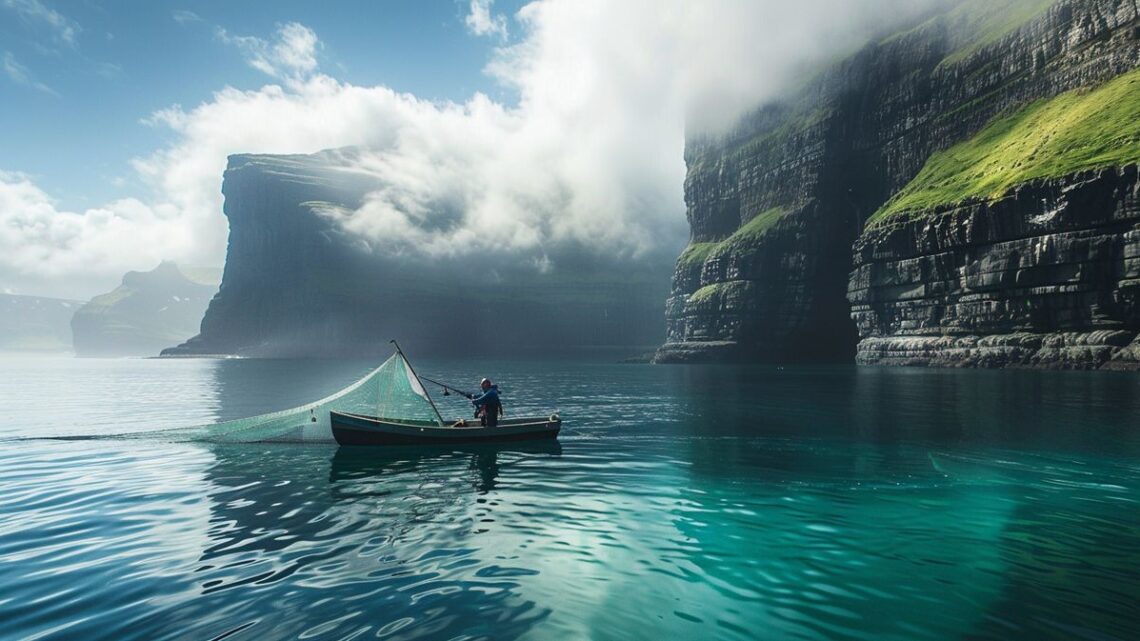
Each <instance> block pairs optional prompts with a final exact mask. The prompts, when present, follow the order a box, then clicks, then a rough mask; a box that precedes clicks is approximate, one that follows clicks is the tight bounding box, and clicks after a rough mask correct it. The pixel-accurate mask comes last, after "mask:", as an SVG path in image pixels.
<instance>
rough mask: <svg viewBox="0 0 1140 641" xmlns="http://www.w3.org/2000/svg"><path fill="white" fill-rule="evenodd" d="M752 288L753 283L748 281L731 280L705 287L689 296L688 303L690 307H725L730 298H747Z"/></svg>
mask: <svg viewBox="0 0 1140 641" xmlns="http://www.w3.org/2000/svg"><path fill="white" fill-rule="evenodd" d="M751 287H752V281H748V280H730V281H727V282H724V283H713V284H711V285H705V286H704V287H702V288H700V289H698V290H697V291H695V292H693V293H692V295H691V296H689V301H688V303H689V304H690V305H701V304H705V303H715V304H717V305H723V304H724V302H725V300H727V299H728V298H731V297H745V296H747V295H748V293H749V290H750V288H751Z"/></svg>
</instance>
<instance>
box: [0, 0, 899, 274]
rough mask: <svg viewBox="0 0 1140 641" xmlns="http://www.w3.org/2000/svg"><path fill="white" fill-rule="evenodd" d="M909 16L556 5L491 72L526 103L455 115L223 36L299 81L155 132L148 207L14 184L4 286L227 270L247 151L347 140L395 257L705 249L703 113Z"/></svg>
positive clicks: (538, 260) (280, 75) (862, 4)
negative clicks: (888, 18)
mask: <svg viewBox="0 0 1140 641" xmlns="http://www.w3.org/2000/svg"><path fill="white" fill-rule="evenodd" d="M908 4H912V3H904V2H902V0H897V1H896V0H848V1H839V0H800V1H799V2H797V3H794V4H793V3H787V2H775V1H768V2H762V1H753V0H738V1H737V0H708V1H705V2H700V3H692V2H683V1H681V0H677V1H673V2H663V1H658V0H625V1H623V2H620V3H609V2H604V1H601V0H540V1H537V2H533V3H531V4H529V5H527V6H525V7H524V8H523V9H522V10H521V11H520V12H519V13H518V14H517V15H516V16H515V20H516V21H517V23H518V24H519V25H520V28H521V33H522V36H521V37H520V39H518V40H517V41H516V42H515V43H514V44H511V45H509V46H506V47H503V48H501V49H499V50H497V53H496V55H495V56H494V57H493V59H492V60H491V61H490V63H489V64H488V67H487V70H488V73H491V74H493V76H494V77H496V78H497V79H498V80H499V81H501V82H502V83H504V84H505V85H507V86H510V87H513V88H515V89H516V90H517V92H518V95H519V102H518V104H517V105H507V104H501V103H499V102H496V101H494V100H492V99H490V98H488V97H487V96H485V95H482V94H476V95H474V96H473V97H471V98H470V99H469V100H468V101H466V102H465V103H462V104H454V103H445V104H439V103H435V102H430V101H425V100H421V99H418V98H416V97H415V96H411V95H407V94H399V93H396V92H394V91H392V90H391V89H388V88H386V87H382V86H381V87H360V86H354V85H352V84H348V83H344V82H341V81H339V80H337V79H335V78H333V77H331V76H329V75H326V74H324V73H321V72H320V70H319V67H318V62H317V53H318V51H319V50H320V42H319V40H318V38H317V35H316V34H315V33H313V31H312V30H310V29H308V28H306V27H305V26H303V25H300V24H296V23H291V24H287V25H284V26H282V27H280V29H279V30H278V32H277V34H276V36H275V38H274V39H273V40H271V41H267V40H263V39H260V38H255V37H249V36H232V35H230V34H228V33H225V32H219V38H220V39H221V40H223V41H225V42H227V43H229V44H231V45H232V46H235V47H237V48H239V49H240V50H241V51H242V52H243V54H244V55H245V56H246V59H247V61H248V62H249V64H250V65H252V66H253V67H255V68H257V69H259V70H261V71H263V72H264V73H266V74H267V75H269V76H272V77H273V78H276V79H278V80H279V81H281V84H279V85H278V84H270V85H266V86H264V87H262V88H260V89H257V90H252V91H241V90H238V89H234V88H229V87H227V88H224V89H222V90H220V91H218V92H217V93H216V94H214V95H213V96H212V98H211V99H210V100H209V101H207V102H204V103H202V104H200V105H198V106H196V107H194V108H191V109H183V108H181V107H179V106H174V107H171V108H169V109H166V110H163V111H161V112H158V113H156V114H153V115H152V116H151V117H150V118H148V119H147V122H149V123H150V124H152V125H155V126H161V127H168V128H169V129H170V130H172V131H173V132H174V134H175V142H174V143H172V144H171V145H170V146H168V147H166V148H164V149H160V150H158V151H156V152H155V153H153V154H152V155H150V156H148V157H146V158H140V159H138V160H136V161H135V163H134V164H135V168H136V169H137V171H139V172H140V173H141V174H142V175H143V176H144V177H145V178H146V179H147V180H148V181H149V182H150V184H151V185H153V187H154V190H155V197H154V198H153V199H150V202H148V203H143V202H140V201H138V200H133V199H131V200H124V201H118V202H116V203H109V204H108V205H107V206H106V207H103V208H100V209H97V210H92V211H89V212H84V213H72V212H60V211H56V210H55V209H54V207H53V206H52V204H51V201H50V199H49V198H47V196H46V195H45V194H43V193H42V192H40V191H39V190H38V189H36V188H35V186H34V185H32V184H31V182H29V180H28V178H27V177H26V176H22V175H19V174H5V175H4V178H3V179H2V180H0V190H2V193H4V194H5V195H4V196H3V200H0V228H2V229H3V230H4V231H3V234H2V235H0V277H3V276H4V275H5V274H10V273H13V272H14V273H16V274H18V275H23V276H26V277H28V278H31V277H40V278H41V279H46V278H47V277H49V276H51V277H59V278H71V277H78V276H80V275H84V276H93V275H94V274H102V275H104V276H105V277H106V278H113V279H115V280H117V278H118V277H119V275H121V273H122V272H123V271H124V270H125V269H127V268H135V269H149V268H151V267H153V266H154V265H155V264H157V262H158V260H159V259H161V258H170V259H174V260H178V261H181V262H191V263H199V264H201V263H210V264H220V263H221V261H222V259H223V257H224V251H225V239H226V233H227V230H226V225H225V221H224V218H223V217H222V215H221V205H222V203H221V195H220V193H219V188H220V181H221V176H222V171H223V170H224V168H225V163H226V156H227V155H228V154H233V153H244V152H250V153H309V152H314V151H317V150H320V149H326V148H332V147H340V146H348V145H357V146H361V147H364V148H365V149H367V150H368V151H367V153H366V154H364V155H363V157H362V158H361V160H360V162H359V169H361V170H362V171H369V172H373V173H375V174H377V176H378V177H380V178H381V179H382V180H383V181H384V184H385V185H387V187H385V188H384V189H383V190H380V191H378V192H376V193H374V194H372V195H371V197H370V198H369V201H368V203H367V205H366V206H365V207H364V208H362V209H361V210H360V211H358V212H355V213H354V214H353V215H351V216H346V217H344V218H343V220H342V222H343V224H344V226H345V227H347V228H348V229H351V230H352V231H355V232H358V233H359V234H361V235H362V236H363V237H364V238H366V239H368V240H369V241H370V242H371V243H372V245H373V246H374V247H376V248H377V249H379V250H381V251H392V252H411V251H415V252H426V253H428V254H431V255H457V254H463V253H464V252H471V251H483V250H485V249H486V247H488V246H494V247H495V248H496V249H498V250H499V251H506V250H510V251H513V252H516V254H517V255H518V257H519V259H520V262H528V263H532V264H535V265H541V266H543V268H549V267H550V262H549V260H548V256H550V255H556V254H557V251H558V249H559V248H560V247H567V246H572V247H582V246H587V247H590V248H591V251H594V252H596V253H597V255H598V256H607V257H618V258H619V259H622V258H624V259H631V260H647V259H649V258H658V259H660V258H661V257H663V256H669V255H675V252H676V251H678V250H679V249H680V246H681V245H682V244H683V243H684V239H685V238H686V236H687V224H686V221H685V217H684V204H683V201H682V183H683V179H684V171H685V169H684V164H683V160H682V151H683V147H684V132H685V121H686V117H687V116H688V117H689V120H690V124H694V123H695V124H696V125H698V126H701V127H715V126H720V125H723V124H725V123H728V122H731V120H732V119H733V118H735V117H736V116H737V115H738V114H739V113H741V111H742V110H743V109H745V108H748V107H751V106H753V105H755V104H756V103H757V102H758V101H761V100H764V99H766V98H770V97H772V96H773V95H775V94H776V93H777V92H778V91H780V90H781V88H782V87H785V86H787V85H788V84H789V83H792V82H794V81H795V80H796V79H797V74H799V73H801V72H802V70H803V69H804V68H805V66H807V65H810V64H812V63H813V62H818V61H821V60H824V59H826V58H827V57H829V56H832V55H834V54H835V53H836V52H840V51H843V50H845V49H847V48H849V47H851V46H853V45H854V44H856V43H857V42H858V41H859V40H860V39H861V37H862V35H863V33H865V28H864V25H866V23H867V18H866V16H867V15H868V11H869V10H871V9H877V10H884V9H887V8H888V7H898V6H903V5H908ZM484 9H485V10H486V11H487V15H486V16H484V17H485V18H487V19H488V20H492V23H491V24H494V19H493V18H492V17H491V13H490V3H486V4H484V3H482V2H473V3H472V10H473V11H472V15H475V12H476V11H477V10H478V11H482V10H484ZM470 20H471V19H469V23H470ZM474 20H476V21H481V20H483V17H477V18H475V19H474ZM479 24H483V23H482V22H479ZM853 25H854V26H853ZM473 28H474V27H473ZM504 29H505V25H504ZM694 116H697V117H698V118H697V119H696V120H694ZM425 228H442V230H437V231H433V232H430V233H429V232H426V231H424V229H425ZM553 268H555V269H557V264H554V265H553ZM10 285H11V283H5V282H0V286H10ZM17 285H18V283H17ZM17 288H20V289H22V288H21V287H18V286H17Z"/></svg>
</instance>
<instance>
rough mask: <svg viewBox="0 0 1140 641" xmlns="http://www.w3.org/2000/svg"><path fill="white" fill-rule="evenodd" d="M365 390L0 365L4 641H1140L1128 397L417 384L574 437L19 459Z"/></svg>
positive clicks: (1139, 511) (599, 381)
mask: <svg viewBox="0 0 1140 641" xmlns="http://www.w3.org/2000/svg"><path fill="white" fill-rule="evenodd" d="M374 365H375V364H374V363H362V362H350V361H253V360H250V361H241V360H237V361H196V360H188V361H158V360H76V359H45V360H30V359H12V358H9V359H5V360H0V402H2V405H3V408H4V414H3V415H4V418H5V420H4V421H3V422H2V423H0V516H2V518H0V622H3V623H2V625H0V638H5V639H7V638H12V639H24V638H53V639H65V638H67V639H72V638H74V639H182V638H186V639H220V638H223V637H224V638H227V639H234V640H241V639H308V638H320V639H350V638H354V639H376V638H380V639H452V638H458V639H480V638H486V639H544V640H545V639H650V640H653V641H661V640H664V639H713V638H715V639H868V640H870V639H875V640H880V639H900V640H902V639H907V640H911V639H1090V640H1093V639H1095V640H1098V641H1103V640H1107V639H1121V640H1128V639H1135V638H1136V634H1137V632H1136V631H1137V630H1140V610H1138V608H1137V606H1136V604H1137V603H1138V602H1140V587H1138V585H1140V584H1138V583H1137V581H1136V579H1135V576H1136V566H1137V560H1138V559H1140V376H1137V375H1134V374H1119V373H1065V372H1027V371H1009V372H984V371H983V372H974V371H925V370H890V369H867V368H855V367H837V368H790V367H789V368H777V367H743V368H742V367H712V366H709V367H654V366H642V365H611V364H606V363H591V362H579V361H561V362H554V363H552V362H537V361H527V362H495V363H472V362H442V361H437V362H431V361H427V362H424V363H422V364H420V363H417V365H418V366H419V369H420V371H421V373H422V374H424V375H426V376H429V377H432V378H437V379H442V380H445V381H450V380H453V379H458V380H457V382H463V381H471V380H478V379H477V376H479V375H483V374H487V375H490V376H492V377H493V378H495V379H497V382H499V383H500V385H501V387H502V389H503V392H504V397H505V399H506V408H507V411H508V413H509V414H514V415H521V414H524V413H530V412H541V413H545V412H548V411H550V410H555V409H556V410H558V411H560V412H561V414H562V416H563V418H564V419H565V428H564V430H563V435H562V437H561V438H560V440H559V443H558V444H552V445H547V446H541V445H539V446H522V447H518V446H514V447H502V448H493V447H492V448H488V447H473V448H468V449H464V450H459V451H450V450H444V451H441V450H424V449H406V448H405V449H398V450H392V451H386V450H378V449H373V448H339V449H338V448H337V446H336V445H335V444H334V443H329V442H313V443H303V444H265V443H260V444H218V443H196V442H194V443H185V442H171V441H170V439H163V440H150V439H132V440H123V439H114V438H112V439H103V438H100V439H86V438H81V439H79V440H26V439H27V437H30V436H39V437H46V436H69V437H88V436H100V435H108V434H119V433H126V432H132V433H137V432H145V431H151V430H158V429H168V428H171V427H176V426H180V425H195V424H201V423H206V422H211V421H219V420H226V419H231V418H237V417H241V416H246V415H251V414H257V413H261V412H266V411H270V410H275V409H281V408H284V407H289V406H293V405H297V404H299V403H301V402H303V401H307V400H312V399H316V398H320V397H322V396H324V395H326V394H328V393H330V392H332V391H334V390H336V389H339V388H341V387H343V386H345V385H347V384H348V383H350V382H352V381H353V380H355V379H356V378H358V377H360V376H361V375H363V374H364V373H365V372H367V371H368V370H369V369H370V367H372V366H374ZM439 400H441V402H444V403H450V404H449V405H445V407H446V408H447V409H445V413H449V412H450V413H455V414H457V415H458V413H459V412H463V411H465V409H464V407H463V405H462V404H461V403H459V402H457V401H455V399H454V397H451V398H447V399H442V398H441V399H439Z"/></svg>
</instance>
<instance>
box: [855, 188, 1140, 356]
mask: <svg viewBox="0 0 1140 641" xmlns="http://www.w3.org/2000/svg"><path fill="white" fill-rule="evenodd" d="M855 264H856V268H855V271H854V272H853V273H852V275H851V281H850V287H851V289H850V298H851V302H852V316H853V318H854V319H855V321H856V324H857V325H858V328H859V333H860V335H861V336H863V337H864V338H863V340H862V341H860V343H859V348H858V356H857V358H858V361H859V362H861V363H871V364H888V365H943V366H986V367H1004V366H1025V367H1052V368H1082V369H1087V368H1097V367H1116V368H1132V367H1136V366H1137V365H1140V360H1138V359H1137V356H1138V355H1140V350H1138V349H1137V348H1138V347H1140V341H1137V340H1136V338H1137V335H1138V333H1140V179H1138V176H1137V167H1136V165H1131V166H1128V167H1125V168H1123V169H1119V170H1117V169H1106V170H1102V171H1097V172H1089V173H1084V174H1079V175H1075V176H1069V177H1066V178H1062V179H1052V180H1041V181H1035V182H1032V183H1028V184H1025V185H1023V186H1021V187H1019V188H1018V189H1016V190H1015V191H1014V192H1013V193H1011V194H1009V195H1008V196H1007V197H1005V198H1002V199H999V200H995V201H988V202H987V201H982V202H972V203H965V204H961V205H958V206H953V207H947V208H945V209H944V210H943V211H940V212H938V213H936V214H933V215H928V216H923V217H921V218H918V219H906V220H901V221H896V222H889V223H886V224H882V225H877V226H874V227H872V228H871V229H869V230H868V231H867V233H865V234H864V235H863V236H862V237H861V238H860V239H859V240H858V242H856V244H855Z"/></svg>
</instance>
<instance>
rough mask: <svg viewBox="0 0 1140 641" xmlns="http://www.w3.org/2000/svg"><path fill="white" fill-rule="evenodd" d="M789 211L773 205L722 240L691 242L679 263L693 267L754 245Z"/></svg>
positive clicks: (682, 265)
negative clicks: (712, 258)
mask: <svg viewBox="0 0 1140 641" xmlns="http://www.w3.org/2000/svg"><path fill="white" fill-rule="evenodd" d="M787 212H788V210H786V209H784V208H783V207H773V208H771V209H769V210H767V211H763V212H761V213H759V214H757V215H756V216H755V217H754V218H753V219H752V220H750V221H748V222H747V223H744V225H742V226H741V227H740V229H737V230H736V231H735V232H734V233H733V234H732V235H731V236H729V237H728V238H725V239H724V240H722V241H720V242H708V243H691V244H690V245H689V246H688V247H686V248H685V251H684V252H682V253H681V256H680V257H679V258H678V259H677V265H678V266H679V267H682V268H691V267H695V266H698V265H702V264H704V262H705V261H707V260H708V259H709V258H711V257H714V256H715V257H723V256H726V255H729V254H734V253H738V252H741V251H745V250H747V249H749V248H751V247H754V246H755V245H756V242H757V241H759V240H760V238H761V237H763V236H764V234H767V233H768V230H770V229H771V228H772V227H773V226H774V225H775V224H776V223H777V222H779V220H780V219H781V218H783V217H784V214H786V213H787Z"/></svg>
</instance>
